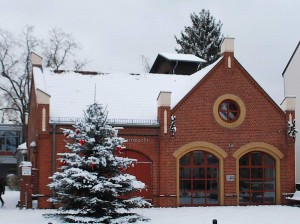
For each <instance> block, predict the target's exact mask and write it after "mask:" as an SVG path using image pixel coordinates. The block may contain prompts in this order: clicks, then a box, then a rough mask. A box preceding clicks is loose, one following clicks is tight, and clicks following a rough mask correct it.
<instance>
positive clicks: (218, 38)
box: [175, 9, 223, 65]
mask: <svg viewBox="0 0 300 224" xmlns="http://www.w3.org/2000/svg"><path fill="white" fill-rule="evenodd" d="M190 17H191V20H192V26H185V27H184V31H182V32H181V35H180V37H176V36H175V39H176V42H177V44H179V45H180V46H181V48H180V49H177V48H175V51H176V52H177V53H184V54H193V55H196V56H198V57H200V58H202V59H204V60H206V61H207V63H206V64H205V65H209V64H212V63H213V62H215V61H216V60H217V59H218V58H219V57H220V45H221V43H222V39H223V35H222V34H221V28H222V23H221V22H220V21H218V22H217V23H216V21H215V18H214V17H213V16H212V15H211V14H210V11H209V10H205V9H202V11H201V12H200V13H199V15H197V14H196V13H192V14H191V15H190Z"/></svg>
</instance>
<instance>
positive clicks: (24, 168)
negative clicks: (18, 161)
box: [22, 166, 31, 176]
mask: <svg viewBox="0 0 300 224" xmlns="http://www.w3.org/2000/svg"><path fill="white" fill-rule="evenodd" d="M22 176H31V167H30V166H22Z"/></svg>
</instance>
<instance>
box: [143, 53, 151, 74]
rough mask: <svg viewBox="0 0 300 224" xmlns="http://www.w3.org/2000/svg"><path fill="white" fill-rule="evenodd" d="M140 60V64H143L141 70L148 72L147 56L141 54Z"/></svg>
mask: <svg viewBox="0 0 300 224" xmlns="http://www.w3.org/2000/svg"><path fill="white" fill-rule="evenodd" d="M141 60H142V66H143V70H144V72H147V73H148V72H150V69H151V67H150V63H149V58H148V57H146V56H145V55H141Z"/></svg>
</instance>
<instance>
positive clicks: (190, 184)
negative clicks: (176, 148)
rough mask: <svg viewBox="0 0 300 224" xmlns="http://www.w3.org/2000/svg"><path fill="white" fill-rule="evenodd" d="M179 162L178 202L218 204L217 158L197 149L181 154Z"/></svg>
mask: <svg viewBox="0 0 300 224" xmlns="http://www.w3.org/2000/svg"><path fill="white" fill-rule="evenodd" d="M179 164H180V176H179V179H180V181H179V182H180V184H179V185H180V186H179V191H180V192H179V195H180V196H179V204H180V205H181V206H197V205H219V159H218V158H217V157H216V156H214V155H213V154H211V153H209V152H206V151H199V150H197V151H192V152H189V153H187V154H185V155H184V156H182V157H181V158H180V160H179Z"/></svg>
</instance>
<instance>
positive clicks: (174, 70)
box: [173, 61, 178, 74]
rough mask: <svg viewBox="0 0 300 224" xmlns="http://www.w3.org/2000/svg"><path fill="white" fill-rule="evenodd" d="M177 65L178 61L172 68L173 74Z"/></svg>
mask: <svg viewBox="0 0 300 224" xmlns="http://www.w3.org/2000/svg"><path fill="white" fill-rule="evenodd" d="M177 65H178V61H176V64H175V66H174V68H173V74H175V69H176V67H177Z"/></svg>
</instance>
